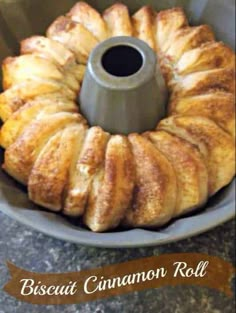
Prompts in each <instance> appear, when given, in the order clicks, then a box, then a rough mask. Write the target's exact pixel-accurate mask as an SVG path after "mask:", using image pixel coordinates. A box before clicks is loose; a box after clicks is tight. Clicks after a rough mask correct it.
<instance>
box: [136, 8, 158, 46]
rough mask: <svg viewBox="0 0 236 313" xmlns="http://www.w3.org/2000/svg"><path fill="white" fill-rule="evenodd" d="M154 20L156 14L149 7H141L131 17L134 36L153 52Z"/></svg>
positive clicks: (154, 44)
mask: <svg viewBox="0 0 236 313" xmlns="http://www.w3.org/2000/svg"><path fill="white" fill-rule="evenodd" d="M155 19H156V12H154V11H153V10H152V8H151V7H149V6H145V7H142V8H141V9H140V10H139V11H138V12H136V13H135V14H134V15H133V16H132V25H133V30H134V36H135V37H137V38H139V39H140V40H143V41H144V42H146V43H147V44H148V45H149V46H150V47H151V48H152V49H153V50H156V43H155V33H156V29H155Z"/></svg>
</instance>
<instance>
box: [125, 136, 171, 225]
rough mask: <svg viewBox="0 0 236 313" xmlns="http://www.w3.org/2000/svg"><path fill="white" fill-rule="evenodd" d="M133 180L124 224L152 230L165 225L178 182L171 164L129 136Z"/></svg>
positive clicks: (141, 140) (143, 141)
mask: <svg viewBox="0 0 236 313" xmlns="http://www.w3.org/2000/svg"><path fill="white" fill-rule="evenodd" d="M128 138H129V141H130V142H131V145H132V151H133V154H134V160H135V168H136V180H135V187H134V192H133V199H132V202H131V206H130V208H129V209H128V211H127V213H126V216H125V218H124V220H123V225H125V226H128V227H155V226H161V225H163V224H165V223H166V222H168V221H169V220H170V219H171V218H172V216H173V214H174V211H175V208H176V200H177V181H176V175H175V172H174V169H173V167H172V165H171V164H170V162H169V161H168V160H167V159H166V158H165V157H164V155H163V154H162V153H160V152H159V151H158V150H157V149H156V148H155V146H154V145H153V144H152V143H151V142H150V141H148V140H147V139H145V138H144V137H142V136H140V135H138V134H131V135H129V137H128Z"/></svg>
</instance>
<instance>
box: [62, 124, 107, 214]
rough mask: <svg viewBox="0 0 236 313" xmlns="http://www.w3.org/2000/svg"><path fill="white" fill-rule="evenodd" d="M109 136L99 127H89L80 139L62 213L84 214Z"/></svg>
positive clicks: (72, 164) (72, 163)
mask: <svg viewBox="0 0 236 313" xmlns="http://www.w3.org/2000/svg"><path fill="white" fill-rule="evenodd" d="M109 137H110V136H109V134H108V133H106V132H104V131H103V130H102V129H101V128H100V127H91V128H90V129H89V130H88V131H87V134H86V135H85V134H84V136H83V138H82V137H81V139H80V141H79V143H78V145H77V147H78V146H79V149H78V151H77V153H76V154H75V158H74V159H73V160H72V162H71V169H70V179H69V182H68V186H67V191H66V196H65V203H64V210H63V213H64V214H66V215H69V216H81V215H83V213H84V210H85V205H86V203H87V200H88V196H89V192H90V189H91V184H92V182H93V178H94V176H95V174H96V173H97V172H98V170H99V169H100V168H101V167H102V165H103V163H104V159H105V151H106V145H107V141H108V139H109Z"/></svg>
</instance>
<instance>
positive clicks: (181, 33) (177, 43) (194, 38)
mask: <svg viewBox="0 0 236 313" xmlns="http://www.w3.org/2000/svg"><path fill="white" fill-rule="evenodd" d="M214 40H215V36H214V34H213V32H212V30H211V28H210V27H209V26H208V25H200V26H196V27H185V28H182V29H179V30H178V31H176V32H175V33H174V34H173V37H172V40H171V41H172V42H171V45H170V47H169V49H167V51H166V53H165V57H166V58H168V59H169V60H170V62H176V61H178V60H179V59H180V57H181V56H182V55H183V53H184V52H186V51H189V50H192V49H194V48H197V47H199V46H201V45H202V44H204V43H206V42H212V41H214Z"/></svg>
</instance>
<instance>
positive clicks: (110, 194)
mask: <svg viewBox="0 0 236 313" xmlns="http://www.w3.org/2000/svg"><path fill="white" fill-rule="evenodd" d="M133 186H134V164H133V155H132V152H131V148H130V144H129V142H128V139H127V137H124V136H120V135H114V136H112V137H111V139H110V140H109V142H108V145H107V149H106V155H105V164H104V168H103V169H101V170H100V172H98V174H97V176H95V178H94V182H93V186H92V190H91V192H90V196H89V201H88V205H87V207H86V212H85V215H84V222H85V224H86V225H87V226H89V228H91V229H92V230H93V231H96V232H101V231H105V230H108V229H112V228H115V227H116V226H118V225H119V223H120V221H121V219H122V218H123V216H124V214H125V211H126V210H127V208H128V207H129V204H130V201H131V198H132V191H133Z"/></svg>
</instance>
